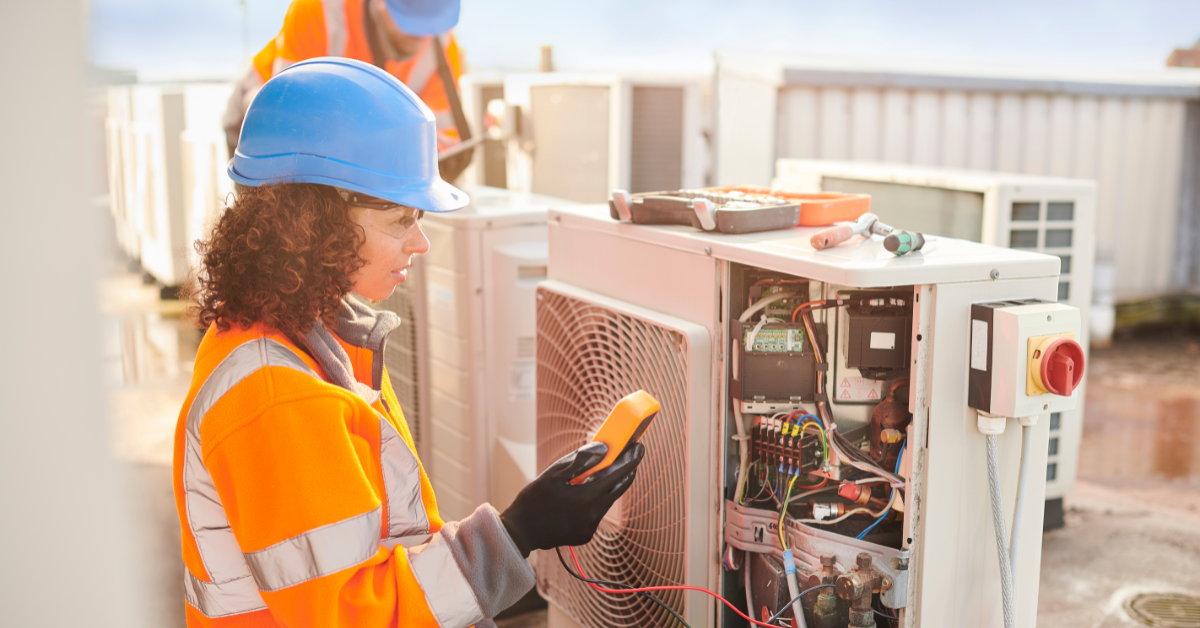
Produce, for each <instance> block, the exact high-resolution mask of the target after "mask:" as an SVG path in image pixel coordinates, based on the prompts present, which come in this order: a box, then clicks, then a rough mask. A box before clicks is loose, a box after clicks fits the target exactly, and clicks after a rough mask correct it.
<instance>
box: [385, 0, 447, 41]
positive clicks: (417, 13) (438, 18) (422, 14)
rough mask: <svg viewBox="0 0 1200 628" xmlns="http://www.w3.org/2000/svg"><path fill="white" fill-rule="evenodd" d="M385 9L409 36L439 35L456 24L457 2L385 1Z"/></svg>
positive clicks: (425, 0) (423, 0)
mask: <svg viewBox="0 0 1200 628" xmlns="http://www.w3.org/2000/svg"><path fill="white" fill-rule="evenodd" d="M387 8H388V14H390V15H391V16H392V19H393V20H395V21H396V26H399V27H400V30H402V31H404V32H405V33H407V34H409V35H417V36H424V35H439V34H441V33H444V32H446V31H448V30H450V29H452V28H454V25H455V24H458V0H387Z"/></svg>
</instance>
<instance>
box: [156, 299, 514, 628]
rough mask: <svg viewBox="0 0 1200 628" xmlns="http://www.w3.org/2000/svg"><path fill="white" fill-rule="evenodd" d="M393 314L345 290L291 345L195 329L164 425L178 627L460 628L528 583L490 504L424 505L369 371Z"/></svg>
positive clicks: (380, 386)
mask: <svg viewBox="0 0 1200 628" xmlns="http://www.w3.org/2000/svg"><path fill="white" fill-rule="evenodd" d="M397 324H398V321H397V319H396V316H395V315H394V314H392V313H390V312H376V311H375V310H372V309H371V308H369V307H367V306H365V305H363V304H361V303H359V302H358V301H355V300H353V299H349V298H348V299H346V300H345V301H344V302H343V305H342V309H341V311H340V312H339V315H338V323H337V325H335V326H334V329H332V330H330V329H328V328H326V327H325V326H324V325H323V324H321V323H319V322H318V323H317V325H316V327H315V328H314V329H313V331H312V332H310V333H309V334H308V335H306V336H305V337H304V338H303V339H302V342H303V345H304V349H301V348H300V347H299V346H297V344H295V343H293V342H292V341H291V340H289V339H288V338H287V337H286V336H284V335H283V334H281V333H279V332H276V331H274V330H271V329H269V328H266V327H264V326H263V325H262V324H258V325H255V326H252V327H250V328H241V327H239V326H236V325H235V326H234V327H232V328H231V329H230V330H229V331H225V332H221V331H219V330H218V329H217V327H216V326H215V325H214V326H213V327H211V328H210V329H209V330H208V332H207V333H206V334H205V336H204V340H203V341H202V342H201V343H200V349H199V352H198V354H197V356H196V366H195V371H194V376H193V380H192V388H191V391H190V392H189V393H188V397H187V400H186V402H185V403H184V406H183V409H182V411H181V413H180V416H179V423H178V426H177V428H176V433H175V464H174V484H175V501H176V506H177V508H178V511H179V520H180V523H181V528H182V545H183V562H184V564H185V566H186V569H185V574H184V585H185V602H186V604H185V609H186V615H187V623H188V626H191V627H197V626H206V627H207V626H213V627H218V626H220V627H226V626H238V627H266V626H271V627H275V626H321V627H324V628H337V627H342V626H345V627H350V626H353V627H355V628H359V627H368V626H378V627H389V626H390V627H399V626H419V627H435V626H436V627H440V628H466V627H468V626H472V625H474V624H477V623H478V624H481V625H490V621H488V619H487V618H490V617H493V616H495V615H496V614H497V613H499V612H500V611H502V610H504V609H505V608H507V607H508V606H510V605H511V604H513V603H514V602H515V601H517V600H518V599H520V597H521V596H522V595H523V594H524V593H526V592H527V591H528V590H529V589H530V588H531V587H532V586H533V584H534V578H533V571H532V569H531V568H530V567H529V564H528V563H527V562H526V561H525V560H524V559H523V558H522V556H521V554H520V551H519V550H518V549H517V547H516V544H515V543H514V542H513V540H512V539H511V537H509V536H508V533H507V532H506V531H505V529H504V526H503V524H502V523H501V522H500V518H499V515H498V514H497V513H496V510H495V509H494V508H492V507H491V506H490V505H487V504H484V505H483V506H480V507H479V509H477V510H476V511H475V512H474V513H473V514H471V515H470V516H469V517H467V518H466V519H464V520H462V521H458V522H443V521H442V519H441V517H440V516H439V514H438V509H437V500H436V499H435V498H434V495H433V490H432V487H431V486H430V484H429V479H428V477H427V476H426V475H425V471H424V469H423V468H422V466H421V463H420V461H419V460H418V458H417V455H416V452H415V450H414V447H413V442H412V436H411V435H410V433H409V430H408V427H407V425H406V423H405V421H404V417H403V415H402V414H401V413H400V411H399V404H398V402H397V400H396V396H395V393H394V392H393V391H392V389H391V386H390V384H389V383H388V377H387V374H386V372H385V371H384V369H383V349H384V346H385V345H386V341H387V336H388V334H389V333H391V331H392V330H393V329H394V328H395V327H396V325H397Z"/></svg>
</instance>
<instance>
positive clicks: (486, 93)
mask: <svg viewBox="0 0 1200 628" xmlns="http://www.w3.org/2000/svg"><path fill="white" fill-rule="evenodd" d="M458 90H459V95H460V96H461V97H462V107H463V114H464V115H466V117H467V123H468V124H470V125H471V136H472V137H477V136H480V135H485V134H487V124H486V120H487V106H488V103H489V102H491V101H492V100H496V99H499V100H503V99H504V75H502V74H498V73H486V74H464V75H463V76H462V77H460V78H459V79H458ZM506 151H507V148H506V147H505V145H504V142H503V141H497V140H486V141H484V143H483V144H482V145H481V146H480V147H479V148H476V149H475V155H474V157H473V158H472V159H471V165H470V166H467V169H466V170H464V171H463V173H462V177H461V179H459V181H460V182H461V183H462V184H463V185H487V186H490V187H495V188H506V187H508V174H507V168H506V163H505V162H506V161H507V157H506V155H505V153H506Z"/></svg>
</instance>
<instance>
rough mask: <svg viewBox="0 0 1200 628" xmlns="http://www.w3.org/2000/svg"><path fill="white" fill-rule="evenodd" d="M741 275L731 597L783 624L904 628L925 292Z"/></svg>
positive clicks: (730, 512) (729, 315) (730, 472)
mask: <svg viewBox="0 0 1200 628" xmlns="http://www.w3.org/2000/svg"><path fill="white" fill-rule="evenodd" d="M730 273H731V276H730V278H729V287H730V295H729V299H728V301H727V302H728V311H727V312H726V313H725V317H724V320H725V324H726V325H728V330H727V331H728V334H729V335H728V338H730V358H731V362H730V365H729V370H728V378H729V380H728V382H727V384H728V390H729V395H728V397H729V401H730V404H731V408H729V410H730V417H731V420H732V422H733V423H734V425H733V427H732V428H731V429H730V432H729V434H730V438H731V441H732V442H730V443H729V444H728V446H727V448H726V451H727V452H729V456H728V458H727V464H726V486H727V487H729V488H728V490H727V493H726V495H725V498H726V502H725V504H726V505H725V519H726V527H725V540H726V542H727V548H728V549H727V550H726V555H725V556H724V557H723V558H724V562H725V566H726V568H727V570H728V571H727V572H726V573H727V574H730V575H731V576H732V575H737V576H741V577H740V578H738V580H740V581H733V582H731V581H727V582H726V591H730V590H734V591H736V590H737V589H743V590H744V593H745V596H746V603H747V605H748V606H749V610H750V614H751V616H753V617H755V618H756V619H759V620H761V621H764V622H766V621H771V622H772V623H774V624H777V625H781V626H792V625H799V626H817V627H820V628H834V627H837V628H842V627H849V628H862V627H867V626H888V627H890V626H898V625H899V616H900V609H902V608H903V607H904V606H905V603H906V599H907V585H908V578H907V575H908V572H907V566H908V556H909V551H908V546H909V544H910V543H911V540H910V539H909V538H908V535H907V532H906V521H905V504H906V501H905V497H906V495H907V494H908V490H907V489H908V487H909V480H908V476H909V475H910V474H909V472H908V470H907V469H908V467H909V464H908V461H907V458H906V457H905V452H906V445H907V438H908V435H909V431H910V430H909V427H910V425H911V422H912V414H911V413H910V412H909V397H910V395H909V391H910V387H911V385H910V373H911V370H912V367H913V348H912V343H913V341H914V338H913V331H912V330H913V313H914V300H915V298H916V294H915V292H914V289H913V286H891V287H883V288H870V289H864V288H853V287H847V286H839V285H833V284H829V283H824V282H820V281H813V280H810V279H808V278H806V277H798V276H792V275H786V274H782V273H778V272H773V271H769V270H764V269H759V268H754V267H751V266H745V265H741V264H731V265H730ZM789 572H790V573H789ZM806 591H807V593H803V592H806ZM801 593H803V595H801ZM797 596H799V601H798V602H796V601H795V600H796V598H797ZM796 612H802V613H803V614H804V619H803V622H796V623H791V622H792V621H793V617H794V615H795V614H796ZM725 621H726V625H744V624H745V622H744V621H743V620H741V619H740V618H735V617H733V616H730V615H727V616H726V617H725Z"/></svg>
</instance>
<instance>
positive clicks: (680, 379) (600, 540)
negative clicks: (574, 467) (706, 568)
mask: <svg viewBox="0 0 1200 628" xmlns="http://www.w3.org/2000/svg"><path fill="white" fill-rule="evenodd" d="M554 283H555V282H550V284H554ZM557 288H558V286H552V285H547V284H543V285H542V287H539V289H538V296H537V299H538V302H537V329H538V336H537V367H538V368H537V380H538V382H537V383H538V386H537V390H538V397H537V439H538V454H537V457H538V469H539V470H542V469H545V468H546V467H547V466H549V465H550V464H551V463H553V462H554V461H555V460H558V459H559V458H561V457H562V456H565V455H567V454H569V453H570V452H572V451H574V450H575V449H577V448H578V447H580V446H582V445H583V444H584V443H585V442H587V441H588V440H589V439H590V438H591V436H592V435H593V434H594V433H595V432H596V431H597V430H598V429H599V427H600V424H601V423H602V422H603V421H604V419H605V418H606V417H607V416H608V413H609V411H610V410H611V409H612V407H613V405H615V404H616V402H617V401H619V400H620V399H621V398H622V397H624V396H625V395H627V394H629V393H631V392H634V391H636V390H639V389H644V390H646V391H648V392H649V393H650V394H652V395H654V397H655V398H657V399H658V400H659V402H660V403H661V405H662V410H661V412H660V413H659V415H658V417H657V418H656V419H655V422H654V425H653V426H652V427H651V429H650V430H649V431H648V432H647V433H646V435H645V436H644V437H643V439H642V442H643V443H645V444H646V447H647V450H648V455H647V456H646V459H645V460H644V461H643V462H642V465H641V467H640V468H639V469H638V475H637V479H636V480H635V481H634V483H633V486H632V487H631V488H630V489H629V492H627V493H626V494H625V495H624V496H623V497H622V498H621V499H620V500H619V501H618V502H617V503H616V504H615V505H614V506H613V508H612V510H610V511H609V513H608V514H607V515H606V516H605V518H604V521H603V522H602V523H601V524H600V528H599V530H598V531H597V532H596V535H595V537H594V538H593V539H592V541H591V543H588V544H587V545H586V546H583V547H580V548H577V549H576V553H577V554H578V556H579V559H580V562H581V563H582V565H583V568H584V570H585V571H586V572H587V574H588V576H590V577H592V578H595V579H599V580H609V581H614V582H621V583H626V584H629V585H632V586H639V587H641V586H656V585H670V584H682V583H685V582H687V581H688V580H689V578H688V573H689V572H692V571H694V565H689V561H688V556H689V554H690V553H691V552H693V551H694V550H695V549H696V548H695V545H694V544H693V546H691V547H689V544H688V539H689V536H690V534H689V533H692V534H694V530H689V528H690V527H691V526H692V525H693V522H692V521H689V517H688V503H687V498H688V493H689V486H690V482H689V480H691V481H692V482H704V483H707V482H709V474H708V471H707V470H700V469H695V470H694V471H695V473H689V464H688V460H689V446H692V447H697V446H702V447H703V451H704V452H705V454H707V451H708V447H707V444H706V443H704V444H697V443H694V442H690V440H693V439H689V437H688V434H689V433H693V434H694V432H693V431H692V428H693V426H692V425H691V423H692V421H689V411H690V410H692V408H691V407H690V406H691V405H692V399H694V398H695V397H694V394H695V391H693V390H691V388H692V385H691V382H693V381H694V380H693V376H696V375H697V374H696V373H695V372H694V371H695V370H696V366H695V362H694V358H696V357H699V356H702V357H703V358H704V359H708V357H709V356H708V346H707V344H708V343H707V338H708V337H707V332H706V331H705V330H704V329H703V328H699V330H700V332H701V333H702V334H703V336H702V337H700V336H697V335H696V333H695V331H694V330H690V329H684V330H681V329H677V328H671V327H670V326H666V325H663V324H660V323H657V322H654V321H652V320H650V319H647V318H642V317H639V316H636V315H632V314H630V313H628V312H625V311H618V310H617V309H616V308H614V307H609V306H607V305H606V304H604V303H598V302H590V301H587V300H583V299H581V298H576V297H575V296H573V295H570V294H564V293H563V292H562V291H561V290H560V289H557ZM698 338H700V341H699V342H698V341H697V339H698ZM699 381H704V382H705V383H707V374H705V375H704V379H703V380H699ZM704 394H705V395H707V390H706V391H704ZM700 507H703V504H700ZM699 536H700V538H703V536H705V535H699ZM697 542H703V541H697ZM537 573H538V590H539V591H540V592H541V593H542V595H543V596H544V597H546V598H547V599H549V600H550V601H552V602H554V603H555V604H556V605H557V606H558V607H560V608H562V609H563V610H564V611H566V612H567V614H569V615H570V616H572V617H573V618H574V619H575V620H576V621H578V622H580V623H581V624H582V625H584V626H586V627H588V628H610V627H613V626H638V627H641V626H671V625H674V622H675V620H674V619H673V618H672V617H671V616H670V615H669V614H668V613H667V612H666V611H665V610H663V609H662V608H660V607H658V606H657V605H655V604H654V603H653V602H650V601H649V600H647V599H646V598H644V597H642V596H638V595H608V594H602V593H598V592H596V591H593V590H592V589H590V588H589V587H588V586H587V585H586V584H584V583H582V582H580V581H578V580H575V579H574V578H572V577H571V576H570V575H568V574H567V573H565V572H564V571H563V568H562V566H561V565H560V564H559V562H558V558H557V557H556V556H555V555H554V553H553V552H539V554H538V572H537ZM659 598H660V599H662V600H663V602H664V603H666V604H667V605H669V606H671V607H672V608H674V609H675V610H676V611H677V612H679V613H680V614H684V615H685V616H686V615H687V614H686V613H685V599H684V596H683V594H682V592H680V591H664V592H661V594H660V595H659Z"/></svg>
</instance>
